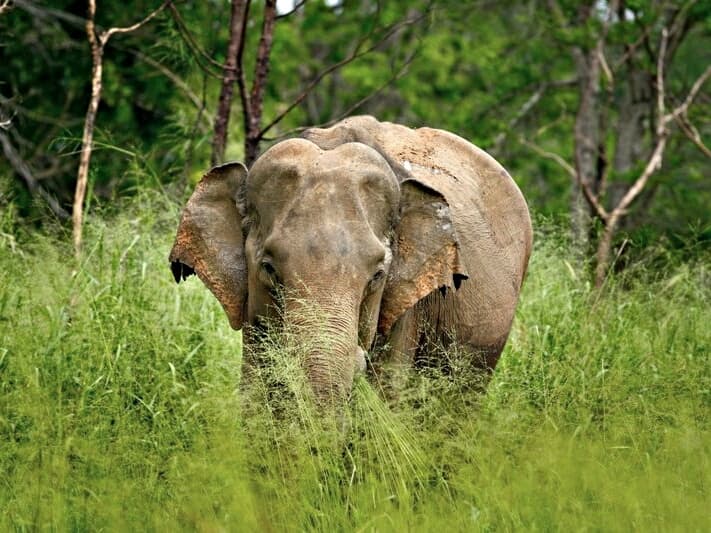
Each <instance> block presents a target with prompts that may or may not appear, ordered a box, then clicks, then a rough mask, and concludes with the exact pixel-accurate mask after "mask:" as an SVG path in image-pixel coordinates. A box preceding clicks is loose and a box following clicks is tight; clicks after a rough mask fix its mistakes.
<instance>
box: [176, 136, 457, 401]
mask: <svg viewBox="0 0 711 533" xmlns="http://www.w3.org/2000/svg"><path fill="white" fill-rule="evenodd" d="M304 137H305V138H299V139H290V140H286V141H283V142H280V143H278V144H276V145H274V146H273V147H271V148H270V149H269V150H267V151H266V152H265V153H264V154H263V155H262V156H261V157H260V158H259V159H258V160H257V161H256V162H255V163H254V165H253V167H252V168H251V169H250V170H249V171H247V169H246V168H245V167H244V166H243V165H242V164H240V163H228V164H225V165H222V166H218V167H215V168H213V169H211V170H210V171H209V172H208V173H207V174H206V175H205V176H204V177H203V178H202V180H201V181H200V183H199V184H198V185H197V187H196V189H195V192H194V193H193V195H192V197H191V198H190V200H189V201H188V203H187V206H186V207H185V209H184V211H183V214H182V218H181V221H180V226H179V229H178V234H177V238H176V242H175V245H174V247H173V249H172V251H171V254H170V261H171V263H172V270H173V274H174V276H175V279H176V281H179V280H180V279H183V278H185V277H186V276H187V275H190V274H192V273H197V275H198V277H199V278H200V279H201V280H202V281H203V282H204V283H205V285H207V287H208V288H209V289H210V290H211V291H212V292H213V294H214V295H215V296H216V297H217V299H218V300H219V301H220V303H221V304H222V306H223V308H224V310H225V312H226V313H227V316H228V318H229V321H230V324H231V326H232V327H233V328H235V329H240V328H241V327H242V326H243V325H252V326H255V325H258V323H259V322H260V320H261V319H262V318H263V317H275V316H277V315H278V311H279V306H280V305H282V306H284V307H286V309H285V311H286V312H287V314H288V316H292V317H297V318H296V320H298V317H299V316H300V315H301V311H302V310H303V309H304V307H305V306H308V307H310V308H311V307H316V308H317V309H318V310H319V312H320V313H321V314H322V316H323V317H324V318H325V326H324V327H325V328H327V330H328V332H327V333H328V334H327V335H325V336H324V339H327V342H326V341H324V342H323V343H322V344H321V345H316V346H315V347H313V348H312V349H310V350H311V351H310V353H309V354H308V355H307V357H306V359H305V361H304V366H305V371H306V375H307V378H308V380H309V382H310V384H311V385H312V388H313V390H314V392H315V395H316V397H317V398H318V399H319V400H324V401H327V400H328V399H329V398H342V397H345V396H347V394H348V392H349V391H350V388H351V386H352V382H353V377H354V374H355V373H356V372H357V371H358V369H359V368H363V366H364V364H365V360H364V350H368V349H370V347H371V346H372V345H373V342H374V339H375V338H376V335H377V334H378V333H379V334H380V335H387V333H388V332H389V331H390V329H391V327H392V326H393V324H394V323H395V322H396V321H397V320H398V318H399V317H400V316H401V315H402V314H403V313H405V312H406V311H407V310H408V309H409V308H411V307H412V306H413V305H415V304H416V303H417V302H418V301H419V300H420V299H422V298H423V297H425V296H426V295H428V294H429V293H431V292H432V291H434V290H436V289H438V288H442V287H452V288H456V287H458V286H459V283H460V282H461V280H463V279H466V277H467V274H466V272H465V269H464V266H463V265H462V263H461V262H460V259H459V243H458V239H457V234H456V232H455V225H454V223H453V221H452V219H451V212H450V209H449V205H448V202H447V199H446V198H445V197H444V196H443V194H441V193H440V192H438V191H437V190H436V189H435V188H434V187H433V186H432V184H428V183H425V182H424V181H422V180H419V179H417V178H415V177H414V176H413V175H412V174H411V173H410V172H408V170H406V169H405V168H403V167H402V166H401V165H400V164H398V163H396V162H394V161H393V160H392V159H391V158H390V156H388V155H387V154H386V153H384V152H383V150H382V149H380V148H379V146H378V144H377V143H376V142H375V141H374V140H373V139H372V138H371V137H370V135H369V134H368V132H367V131H366V130H363V129H352V128H344V127H334V128H331V129H328V130H310V131H308V132H307V133H306V134H305V135H304ZM281 290H285V291H286V293H287V294H289V295H290V297H288V298H286V299H283V300H280V299H279V297H278V293H279V292H280V291H281ZM306 314H307V313H306Z"/></svg>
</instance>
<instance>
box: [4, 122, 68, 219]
mask: <svg viewBox="0 0 711 533" xmlns="http://www.w3.org/2000/svg"><path fill="white" fill-rule="evenodd" d="M0 144H2V149H3V153H4V154H5V157H6V158H7V160H8V161H9V162H10V164H11V165H12V168H13V169H15V172H17V174H19V175H20V177H22V179H23V180H25V183H26V184H27V188H28V189H29V190H30V192H31V193H36V194H39V195H40V196H41V197H42V198H43V199H44V200H45V201H46V202H47V205H48V206H49V208H50V209H51V210H52V212H53V213H54V214H55V215H56V216H57V217H58V218H60V219H61V220H67V219H68V218H69V213H68V212H67V211H66V210H65V209H64V208H63V207H62V206H61V205H60V204H59V202H58V201H57V199H56V198H55V197H54V196H52V195H51V194H50V193H49V192H48V191H47V190H46V189H45V188H44V187H42V186H41V185H40V184H39V182H38V181H37V179H36V178H35V176H34V175H33V174H32V171H31V170H30V167H29V165H28V164H27V163H26V162H25V161H24V159H22V157H21V156H20V154H19V153H18V152H17V150H15V147H14V146H13V145H12V143H11V142H10V138H9V137H8V136H7V134H5V133H3V132H1V131H0Z"/></svg>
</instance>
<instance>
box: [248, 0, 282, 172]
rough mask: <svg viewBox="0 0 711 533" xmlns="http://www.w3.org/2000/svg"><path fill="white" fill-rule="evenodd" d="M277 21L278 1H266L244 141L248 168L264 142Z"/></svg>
mask: <svg viewBox="0 0 711 533" xmlns="http://www.w3.org/2000/svg"><path fill="white" fill-rule="evenodd" d="M275 21H276V0H266V2H265V5H264V20H263V21H262V36H261V38H260V39H259V48H258V49H257V64H256V66H255V69H254V70H255V71H254V83H253V84H252V91H251V93H250V95H249V113H248V115H247V117H245V118H246V123H247V131H246V136H245V141H244V158H245V164H246V165H247V167H250V166H252V163H254V161H255V160H256V159H257V156H258V155H259V143H260V141H261V140H262V136H263V134H262V128H261V123H262V111H263V109H262V107H263V103H264V91H265V89H266V85H267V76H268V75H269V56H270V54H271V50H272V42H273V40H274V22H275Z"/></svg>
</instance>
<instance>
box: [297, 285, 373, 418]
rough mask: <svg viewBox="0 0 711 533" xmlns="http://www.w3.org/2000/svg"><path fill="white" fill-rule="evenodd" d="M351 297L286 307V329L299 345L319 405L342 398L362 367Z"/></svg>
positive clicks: (354, 300) (356, 310)
mask: <svg viewBox="0 0 711 533" xmlns="http://www.w3.org/2000/svg"><path fill="white" fill-rule="evenodd" d="M356 302H357V300H356V299H355V298H352V297H343V298H338V297H334V296H333V295H330V296H329V297H326V298H314V295H313V294H311V295H309V298H308V300H307V301H304V300H294V301H292V302H290V303H289V304H288V305H287V307H286V314H285V317H286V319H287V325H288V327H289V328H295V333H296V336H297V338H298V339H299V340H300V341H303V342H300V343H301V344H302V345H303V347H304V348H303V352H302V357H303V359H302V362H303V368H304V370H305V373H306V377H307V379H308V382H309V384H310V385H311V387H312V389H313V392H314V395H315V397H316V400H317V401H318V402H319V403H320V404H333V403H336V402H339V401H343V400H345V399H346V398H347V397H348V395H349V393H350V390H351V387H352V385H353V379H354V377H355V375H356V373H357V372H358V371H361V370H365V352H364V350H363V349H362V348H361V347H360V346H359V345H358V310H359V308H358V305H357V303H356Z"/></svg>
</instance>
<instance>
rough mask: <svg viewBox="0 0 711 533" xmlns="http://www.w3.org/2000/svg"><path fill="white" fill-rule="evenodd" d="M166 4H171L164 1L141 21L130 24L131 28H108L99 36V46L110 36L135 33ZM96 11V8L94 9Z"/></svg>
mask: <svg viewBox="0 0 711 533" xmlns="http://www.w3.org/2000/svg"><path fill="white" fill-rule="evenodd" d="M168 4H171V0H165V1H164V2H163V3H162V4H161V5H160V6H158V8H156V9H155V10H154V11H152V12H151V13H149V14H148V15H147V16H146V17H145V18H144V19H143V20H141V21H139V22H136V23H135V24H132V25H131V26H125V27H123V28H109V29H108V30H107V31H105V32H103V33H102V34H101V37H100V40H101V45H102V46H103V45H105V44H106V41H108V40H109V39H110V38H111V36H112V35H116V34H118V33H130V32H132V31H136V30H137V29H139V28H140V27H142V26H144V25H145V24H146V23H147V22H149V21H150V20H151V19H153V18H154V17H155V16H156V15H157V14H158V13H160V12H161V11H163V10H164V9H165V8H166V7H167V6H168ZM94 9H96V8H94Z"/></svg>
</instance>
